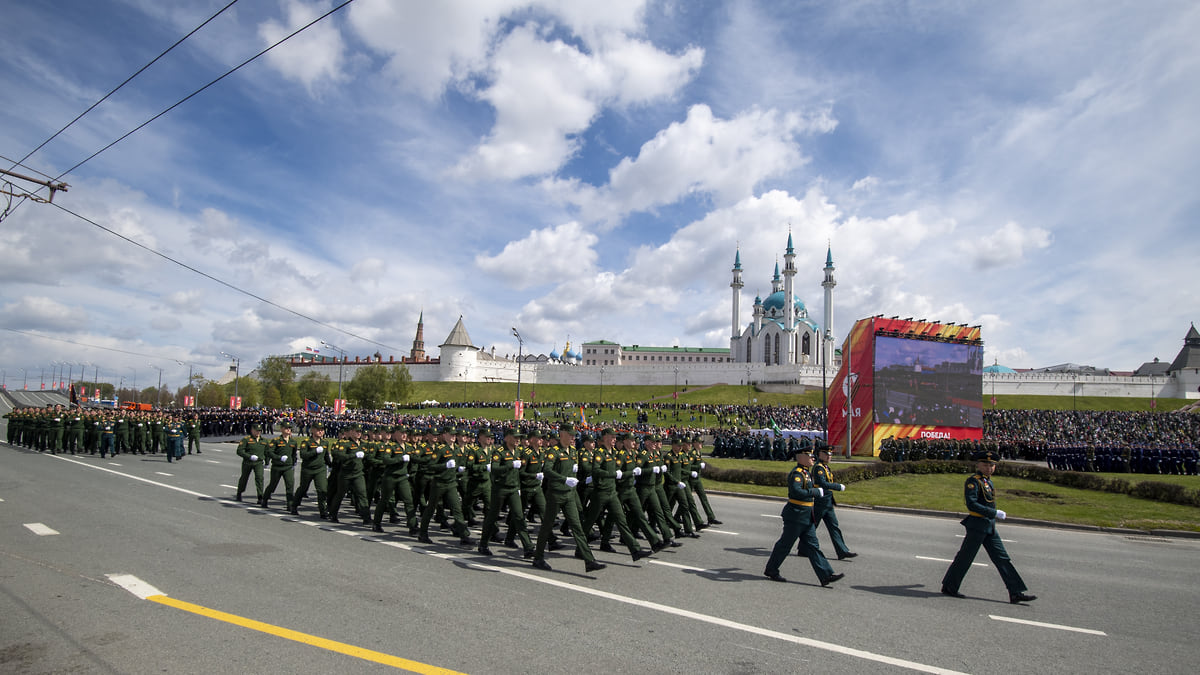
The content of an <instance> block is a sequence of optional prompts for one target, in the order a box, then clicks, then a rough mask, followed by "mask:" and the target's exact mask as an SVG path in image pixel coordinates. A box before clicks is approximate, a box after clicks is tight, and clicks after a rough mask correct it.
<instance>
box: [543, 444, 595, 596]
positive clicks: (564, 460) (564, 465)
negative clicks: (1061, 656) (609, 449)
mask: <svg viewBox="0 0 1200 675" xmlns="http://www.w3.org/2000/svg"><path fill="white" fill-rule="evenodd" d="M576 459H577V458H576V454H575V448H573V447H572V448H563V447H556V448H552V449H550V450H549V451H547V452H546V455H545V460H544V462H543V463H542V475H543V478H544V482H543V486H544V491H545V496H546V510H545V511H544V512H543V513H542V527H541V529H540V530H539V531H538V539H537V547H536V550H535V551H534V554H533V566H534V567H536V568H538V569H543V570H549V569H550V565H548V564H547V563H546V561H545V559H544V557H543V556H544V555H545V552H546V545H547V543H548V542H549V541H550V538H551V537H552V536H553V532H554V518H555V516H557V515H558V513H559V512H560V511H561V512H562V514H563V519H564V520H565V521H566V526H567V531H568V532H570V533H571V537H572V538H574V540H575V550H576V552H577V553H579V554H580V555H582V557H583V560H584V567H585V569H586V570H587V571H588V572H595V571H598V570H602V569H604V568H605V567H607V565H604V564H603V563H598V562H596V558H595V557H593V556H592V550H591V548H590V547H589V546H588V542H587V536H586V535H585V534H584V531H583V524H582V523H580V522H579V502H578V497H577V496H576V492H575V488H576V486H578V485H579V479H578V478H576V477H575V472H576V471H578V470H579V463H578V462H577V461H576Z"/></svg>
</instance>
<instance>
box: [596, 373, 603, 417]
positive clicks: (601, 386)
mask: <svg viewBox="0 0 1200 675" xmlns="http://www.w3.org/2000/svg"><path fill="white" fill-rule="evenodd" d="M599 405H600V406H603V405H604V366H600V403H599ZM597 412H599V408H597Z"/></svg>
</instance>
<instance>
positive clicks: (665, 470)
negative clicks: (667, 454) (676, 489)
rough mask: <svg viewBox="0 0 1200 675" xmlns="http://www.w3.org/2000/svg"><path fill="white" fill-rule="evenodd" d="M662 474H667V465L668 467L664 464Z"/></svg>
mask: <svg viewBox="0 0 1200 675" xmlns="http://www.w3.org/2000/svg"><path fill="white" fill-rule="evenodd" d="M662 472H663V473H666V472H667V465H666V464H663V465H662Z"/></svg>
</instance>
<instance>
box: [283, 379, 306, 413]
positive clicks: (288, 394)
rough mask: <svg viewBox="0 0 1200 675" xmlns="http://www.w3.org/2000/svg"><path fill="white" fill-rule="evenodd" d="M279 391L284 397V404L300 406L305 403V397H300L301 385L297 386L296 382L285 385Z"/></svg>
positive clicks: (291, 406)
mask: <svg viewBox="0 0 1200 675" xmlns="http://www.w3.org/2000/svg"><path fill="white" fill-rule="evenodd" d="M279 393H280V395H281V397H282V398H283V404H284V405H285V406H287V407H289V408H299V407H301V406H303V405H304V399H302V398H300V387H298V386H296V383H295V382H290V383H288V384H285V385H283V391H281V392H279Z"/></svg>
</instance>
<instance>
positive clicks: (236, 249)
mask: <svg viewBox="0 0 1200 675" xmlns="http://www.w3.org/2000/svg"><path fill="white" fill-rule="evenodd" d="M226 4H227V0H213V1H210V0H192V1H190V2H187V3H164V2H159V1H158V0H62V1H61V2H56V3H53V4H48V3H41V2H25V3H5V10H4V16H5V18H4V21H3V22H0V44H4V45H5V48H4V49H3V50H0V92H3V101H4V105H2V106H0V161H2V162H3V165H2V166H3V168H5V169H10V168H11V170H13V171H17V172H19V173H23V174H26V175H39V174H45V175H47V176H52V177H55V178H59V176H60V175H61V179H60V180H62V181H65V182H66V183H68V184H69V185H70V188H69V191H67V192H65V193H63V192H59V193H57V194H56V195H55V198H54V203H53V204H43V203H35V202H31V201H21V200H13V201H12V202H11V203H9V204H7V206H8V208H9V212H8V213H6V215H5V216H4V219H3V220H2V221H0V328H3V329H4V330H3V331H0V336H2V337H3V339H2V340H0V368H2V369H3V378H4V381H5V383H6V384H7V385H8V386H9V387H10V388H14V387H19V386H21V378H23V377H28V376H30V375H32V376H37V375H38V374H39V373H40V372H50V371H51V370H53V369H54V365H53V364H55V362H57V363H58V364H62V363H70V364H82V363H87V364H90V366H89V368H88V370H89V372H91V371H92V368H99V370H100V377H101V379H104V380H106V381H113V382H115V381H116V380H117V378H120V377H123V378H125V380H126V384H127V386H128V385H129V384H131V383H132V382H131V381H133V380H136V382H137V385H138V387H139V388H142V387H145V386H147V385H149V384H156V383H157V378H158V377H159V375H160V372H161V376H162V377H163V379H164V385H166V386H170V387H172V388H177V387H180V386H182V385H183V384H184V382H185V380H186V377H187V370H188V368H187V366H182V365H179V363H178V362H182V363H184V364H190V365H191V367H192V368H193V370H194V371H195V372H197V373H203V374H204V375H205V376H207V377H210V378H214V379H215V378H217V377H220V376H221V374H222V373H223V372H224V371H225V370H226V369H227V368H228V364H229V361H228V359H226V358H225V357H223V356H221V353H222V352H225V353H227V354H232V355H235V356H237V357H238V358H239V359H240V361H241V364H242V368H243V371H245V370H249V368H250V367H252V366H253V365H254V364H256V363H257V362H258V361H259V360H260V359H262V358H263V357H265V356H269V355H273V354H287V353H292V352H297V351H301V350H303V349H304V348H306V347H313V348H320V343H321V342H322V341H326V342H328V343H331V344H333V345H336V346H338V347H339V348H340V349H342V350H344V351H345V352H346V353H347V354H348V355H349V356H351V357H354V356H363V357H365V356H368V355H370V354H373V353H375V352H379V353H381V354H382V355H383V356H384V358H385V359H386V358H387V357H388V356H396V357H397V358H398V357H400V356H402V355H407V354H408V352H409V350H410V349H411V347H412V341H413V338H414V336H415V332H416V325H417V319H418V317H419V316H421V315H422V313H423V316H424V322H425V330H424V338H425V344H426V349H427V351H428V352H430V353H432V354H433V355H436V354H437V345H439V344H441V343H442V341H443V340H444V339H445V337H446V336H447V335H448V334H449V332H450V330H451V328H452V327H453V326H454V323H455V322H456V321H457V320H458V318H459V317H460V316H461V317H462V319H463V321H464V325H465V326H466V328H467V330H468V332H469V334H470V336H471V338H472V341H473V342H474V343H475V344H476V346H479V347H481V348H483V349H487V350H491V349H493V348H494V349H495V351H496V353H497V355H505V354H515V353H516V352H517V350H518V344H517V340H516V339H515V338H514V337H512V335H511V328H513V327H516V328H517V329H518V330H519V331H520V333H521V335H522V336H523V338H524V349H525V351H526V352H533V353H549V352H551V351H552V350H556V349H557V350H558V351H563V349H564V348H565V346H566V343H567V342H568V341H570V343H571V345H572V348H577V347H578V346H579V345H580V344H582V343H583V342H586V341H591V340H601V339H603V340H609V341H613V342H618V343H621V344H626V345H629V344H639V345H653V346H670V345H680V346H696V347H728V346H729V337H730V334H731V332H732V325H731V295H732V291H731V289H730V287H729V284H730V281H731V279H732V275H731V272H730V270H731V268H732V266H733V262H734V257H735V255H740V258H741V263H742V266H743V270H744V271H743V279H744V282H745V288H744V289H743V291H742V293H743V295H742V301H741V317H740V319H739V322H740V324H741V325H742V326H744V325H745V324H746V323H748V322H749V321H750V319H751V307H752V304H753V299H754V297H755V296H756V295H761V296H763V297H765V296H766V295H768V294H769V293H770V292H771V276H772V274H773V272H774V266H775V264H776V263H777V262H778V263H779V264H780V265H781V266H782V256H783V254H784V249H785V247H786V244H787V238H788V235H789V234H791V235H792V237H793V240H794V244H795V252H796V266H797V268H798V270H799V273H798V274H797V276H796V280H795V283H796V293H797V295H799V296H800V298H801V299H802V300H803V301H804V302H805V304H806V306H807V308H808V311H809V315H810V317H812V318H814V319H815V320H816V321H817V322H818V323H821V322H822V321H823V316H824V307H823V305H824V299H823V290H822V288H821V286H820V284H821V281H822V279H823V272H822V267H824V264H825V257H826V253H827V251H832V255H833V260H834V264H835V266H836V268H837V271H836V279H837V288H836V290H835V293H834V302H833V305H834V321H833V325H832V326H831V327H830V328H831V330H832V333H833V334H834V336H835V338H836V339H837V340H839V341H840V340H842V339H843V338H844V336H845V335H846V334H847V333H848V332H849V328H850V326H851V325H852V323H853V322H854V321H855V320H856V319H860V318H864V317H868V316H872V315H876V314H882V315H886V316H893V315H898V316H900V317H908V316H912V317H914V318H926V319H929V320H940V321H945V322H955V323H966V324H970V325H976V324H979V325H982V337H983V340H984V342H985V358H984V360H985V362H986V363H987V364H989V365H990V364H992V363H996V362H998V363H1000V364H1002V365H1006V366H1009V367H1012V368H1035V367H1043V366H1049V365H1055V364H1061V363H1067V362H1072V363H1079V364H1086V365H1094V366H1098V367H1107V368H1112V369H1114V370H1133V369H1134V368H1136V367H1137V366H1138V365H1140V364H1141V363H1143V362H1145V361H1149V360H1152V359H1154V358H1155V357H1157V358H1160V359H1162V360H1166V361H1169V360H1171V359H1172V358H1174V356H1175V355H1176V353H1178V351H1179V349H1180V348H1181V347H1182V344H1183V342H1182V340H1183V337H1184V335H1185V334H1186V332H1187V330H1188V327H1189V325H1190V324H1191V323H1192V322H1193V321H1195V320H1196V319H1197V318H1200V293H1198V291H1197V288H1198V285H1197V284H1196V269H1197V263H1198V261H1200V229H1198V227H1197V223H1198V221H1200V192H1198V191H1197V189H1196V188H1197V185H1200V124H1197V123H1196V121H1197V120H1200V86H1197V83H1198V82H1200V41H1197V40H1196V39H1195V36H1196V35H1197V34H1200V5H1197V4H1196V3H1195V2H1190V1H1188V0H1181V1H1178V2H1176V1H1171V0H1157V1H1156V2H1150V3H1147V2H1143V1H1140V0H1139V1H1135V2H1117V1H1106V2H1099V3H1097V2H1094V1H1091V0H1088V1H1082V0H1080V1H1072V0H1061V1H1058V2H1051V3H1047V2H1042V1H1041V0H1036V1H1030V2H1023V1H1014V2H1004V3H993V2H962V1H960V0H955V1H953V2H949V1H948V2H937V1H932V0H931V1H928V2H925V1H922V2H911V3H906V2H898V1H866V0H864V1H853V0H846V1H839V2H792V1H779V2H773V1H761V2H759V1H746V2H715V1H703V0H698V1H695V2H685V1H682V0H677V1H666V2H645V1H639V0H610V1H609V2H604V3H583V2H571V1H568V0H562V1H550V0H546V1H541V2H518V1H515V0H477V1H467V0H446V1H442V2H436V3H431V2H424V1H401V0H355V1H354V2H352V3H351V4H349V5H348V6H346V7H344V8H342V9H340V10H338V11H336V12H334V13H333V14H331V15H330V16H328V17H326V18H324V19H323V20H321V21H319V22H318V23H316V24H314V25H313V26H312V27H311V28H308V29H307V30H305V31H303V32H301V33H299V34H298V35H296V36H295V37H292V38H290V39H289V40H287V41H285V42H283V43H282V44H280V45H279V46H277V47H275V48H273V49H271V50H270V51H268V52H267V53H266V54H265V55H263V56H261V57H259V58H257V59H253V60H251V61H250V62H249V63H247V64H246V65H244V66H242V67H241V68H239V69H237V70H236V71H235V72H233V73H232V74H230V75H228V76H227V77H224V78H223V79H221V80H219V81H217V82H216V83H215V84H212V85H211V86H209V87H208V88H206V89H204V90H203V91H200V92H199V93H195V92H197V90H200V89H201V88H202V87H204V86H205V85H207V84H209V83H210V82H212V81H213V80H216V79H217V78H218V77H220V76H221V75H223V74H225V73H226V72H227V71H229V70H230V69H232V68H234V67H235V66H238V65H239V64H242V63H243V62H245V61H247V60H248V59H251V58H252V57H254V56H255V55H256V54H258V53H259V52H261V51H263V50H264V49H266V48H267V47H269V46H270V45H272V44H274V43H276V42H278V41H279V40H281V39H282V38H284V37H285V36H287V35H288V34H290V33H292V32H293V31H294V30H295V29H297V28H299V27H301V26H303V25H304V24H306V23H308V22H310V21H312V20H313V19H315V18H317V17H319V16H321V15H322V14H324V13H325V12H327V11H329V10H330V9H333V8H334V6H335V4H334V3H333V2H330V1H328V0H326V1H311V0H240V1H239V2H236V3H235V4H233V6H232V7H230V8H229V9H227V10H225V11H224V12H222V13H221V14H220V15H219V16H217V17H216V18H214V19H212V20H211V22H209V23H208V24H207V25H205V26H204V27H203V28H201V29H200V30H198V31H197V32H195V34H193V35H191V36H190V37H188V38H187V39H186V40H184V41H183V42H182V43H181V44H179V46H178V47H175V48H174V49H173V50H171V51H170V52H169V53H167V54H166V55H165V56H163V57H162V58H161V59H159V60H158V61H156V62H155V63H153V65H150V66H149V67H148V68H146V70H144V71H143V72H142V73H140V74H139V75H137V76H136V77H135V78H133V79H132V80H131V81H129V83H128V84H126V85H124V87H122V88H121V89H120V90H118V91H117V92H116V93H114V94H113V95H112V96H110V97H109V98H107V99H106V100H104V102H102V103H100V104H99V105H97V106H96V107H95V108H94V109H92V110H91V111H90V112H88V113H87V114H86V115H84V116H83V117H82V118H80V119H79V121H77V122H75V123H74V124H72V125H70V126H69V127H68V126H67V125H68V123H69V122H71V120H73V119H74V118H75V117H76V116H78V115H79V114H80V113H82V112H84V111H85V110H87V109H88V107H89V106H91V105H93V104H94V103H96V102H97V101H98V100H100V99H101V98H102V97H103V96H104V95H105V94H107V93H109V92H110V91H111V90H113V89H114V88H116V87H117V85H119V84H120V83H121V82H123V81H125V80H126V79H127V78H129V77H130V76H131V75H133V74H134V73H135V72H137V71H138V69H139V68H142V67H143V66H145V65H146V64H147V63H149V62H150V61H151V60H152V59H154V58H155V57H156V56H158V55H159V54H160V53H162V52H163V51H164V50H166V49H167V48H168V47H170V46H171V45H172V44H174V43H175V42H177V41H178V40H180V38H182V37H183V36H185V35H187V34H188V33H189V32H190V31H192V30H193V29H195V28H196V27H197V26H200V25H201V24H202V23H203V22H204V21H205V20H206V19H208V18H209V17H211V16H213V15H214V14H217V13H218V11H219V10H221V8H222V7H224V6H225V5H226ZM194 93H195V95H194V96H192V97H191V98H188V99H187V100H186V101H184V102H183V103H181V104H179V105H178V106H177V107H175V108H173V109H171V110H170V111H169V112H165V114H161V116H160V117H158V118H157V119H154V120H153V121H151V122H149V123H148V124H145V126H143V127H142V128H140V129H139V130H137V131H136V132H134V133H132V134H130V135H129V136H128V137H126V138H124V139H123V140H120V141H119V142H118V143H116V144H115V145H113V146H112V147H110V148H108V149H107V150H104V151H103V152H101V153H100V154H98V155H96V156H95V157H94V158H92V159H90V160H88V161H86V162H84V163H83V164H82V165H79V163H80V162H82V161H84V160H85V159H87V158H88V157H89V156H92V155H93V153H96V152H97V151H99V150H101V149H102V148H104V147H105V146H107V145H108V144H110V143H112V142H113V141H116V140H117V139H120V138H121V137H122V136H123V135H125V134H127V133H129V132H130V131H131V130H134V129H135V128H137V127H138V126H139V125H142V124H144V123H146V122H147V121H148V120H151V119H152V118H155V116H156V115H160V113H164V111H166V110H167V109H168V108H171V106H173V105H175V104H176V103H177V102H179V101H180V100H181V99H184V98H185V97H187V96H189V95H191V94H194ZM63 127H67V128H66V129H65V130H64V131H62V133H61V134H58V135H57V136H55V137H54V138H53V140H50V141H49V142H48V143H46V144H45V145H44V146H42V147H41V148H40V149H38V150H37V151H36V152H34V153H33V154H32V155H31V156H29V157H28V158H27V159H24V160H23V161H22V163H21V165H20V166H14V164H15V162H17V161H18V160H21V159H22V158H23V157H25V156H26V155H27V154H28V153H30V152H31V151H33V150H34V149H36V148H38V147H39V145H41V144H42V143H43V142H44V141H46V140H47V139H49V138H51V136H54V134H55V132H57V131H59V130H60V129H63ZM77 165H78V166H77ZM73 167H75V168H73ZM68 171H69V172H68ZM64 172H67V173H66V174H65V175H62V174H63V173H64ZM6 187H8V188H10V189H16V190H19V189H25V190H32V189H33V188H34V187H35V186H33V185H32V184H30V183H27V182H22V181H19V180H14V181H13V182H12V183H11V184H10V185H8V186H6ZM41 194H43V195H44V194H45V192H44V191H43V192H42V193H41ZM60 207H61V208H60ZM64 209H65V210H64ZM85 218H86V219H87V220H85ZM89 221H91V222H89ZM102 228H104V229H102ZM118 235H119V236H118ZM160 254H161V255H160ZM168 258H170V259H174V260H175V261H178V262H179V263H182V265H180V264H176V263H175V262H171V261H170V260H169V259H168ZM183 265H186V267H184V266H183ZM237 289H240V290H237ZM322 353H324V354H332V353H335V352H331V351H330V350H329V349H327V348H326V349H325V350H324V351H323V352H322ZM21 369H25V372H22V370H21ZM58 369H59V370H61V369H62V366H61V365H59V366H58ZM72 369H73V370H74V372H75V373H77V372H78V370H79V369H82V366H80V367H79V368H75V367H74V366H72ZM159 369H161V371H160V370H159ZM31 388H33V387H31Z"/></svg>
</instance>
